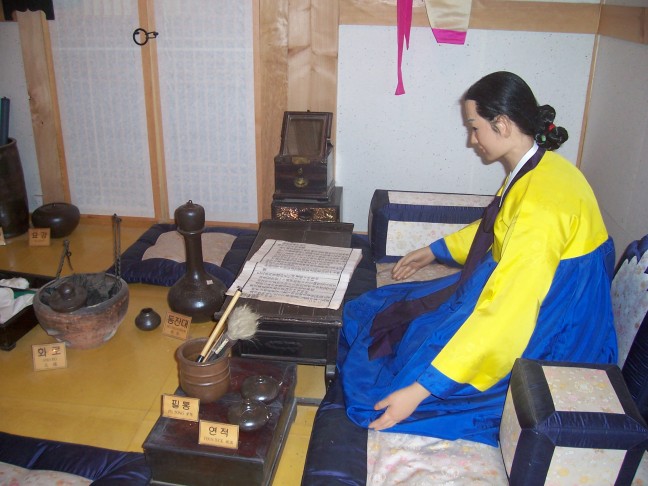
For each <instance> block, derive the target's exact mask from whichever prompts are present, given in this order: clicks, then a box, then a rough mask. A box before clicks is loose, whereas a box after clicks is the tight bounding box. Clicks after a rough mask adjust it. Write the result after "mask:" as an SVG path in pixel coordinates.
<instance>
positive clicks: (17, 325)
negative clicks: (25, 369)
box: [0, 270, 54, 351]
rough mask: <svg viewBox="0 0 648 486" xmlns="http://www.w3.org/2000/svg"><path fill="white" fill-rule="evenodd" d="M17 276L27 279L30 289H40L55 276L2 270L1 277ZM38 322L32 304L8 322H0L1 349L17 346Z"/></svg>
mask: <svg viewBox="0 0 648 486" xmlns="http://www.w3.org/2000/svg"><path fill="white" fill-rule="evenodd" d="M15 277H22V278H24V279H26V280H27V281H28V282H29V288H30V289H38V288H40V287H42V286H43V285H45V284H46V283H48V282H51V281H52V280H53V279H54V277H47V276H45V275H35V274H31V273H21V272H11V271H7V270H0V279H9V278H15ZM16 291H18V289H14V292H16ZM36 324H38V320H37V319H36V314H34V306H32V305H30V306H27V307H25V308H24V309H22V310H21V311H19V312H18V313H17V314H16V315H14V316H13V317H12V318H11V319H9V320H8V321H7V322H3V323H0V349H2V350H3V351H10V350H12V349H13V348H15V347H16V342H18V340H19V339H20V338H21V337H23V336H24V335H25V334H27V333H28V332H29V331H31V329H32V328H33V327H34V326H35V325H36Z"/></svg>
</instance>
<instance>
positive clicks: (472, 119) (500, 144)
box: [464, 100, 506, 162]
mask: <svg viewBox="0 0 648 486" xmlns="http://www.w3.org/2000/svg"><path fill="white" fill-rule="evenodd" d="M464 111H465V114H466V123H467V124H468V130H469V140H468V141H469V143H470V146H471V147H473V148H474V149H475V150H476V151H477V153H478V154H479V156H480V157H482V158H483V159H484V160H485V161H487V162H494V161H496V160H500V158H501V157H502V156H503V155H504V154H505V152H506V146H505V144H504V141H505V140H503V138H502V136H501V134H500V133H499V132H498V131H497V130H496V129H495V127H496V126H497V124H495V125H493V124H492V123H491V122H489V121H488V120H486V119H485V118H482V117H481V116H479V114H478V113H477V103H476V102H475V101H473V100H466V101H465V102H464Z"/></svg>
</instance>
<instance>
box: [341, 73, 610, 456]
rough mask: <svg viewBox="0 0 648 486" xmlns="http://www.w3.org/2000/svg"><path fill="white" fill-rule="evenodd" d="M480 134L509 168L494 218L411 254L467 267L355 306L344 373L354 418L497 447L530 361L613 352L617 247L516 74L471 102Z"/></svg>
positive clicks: (404, 269)
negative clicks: (518, 376) (507, 405)
mask: <svg viewBox="0 0 648 486" xmlns="http://www.w3.org/2000/svg"><path fill="white" fill-rule="evenodd" d="M463 108H464V113H465V117H466V123H467V125H468V128H469V130H470V143H471V145H472V146H473V147H474V148H475V149H476V150H477V151H478V153H479V154H480V156H481V157H482V158H483V159H484V160H485V161H487V162H495V161H499V162H500V163H502V164H503V166H504V167H505V169H506V171H507V172H508V177H507V179H506V181H505V183H504V185H503V186H502V188H501V189H500V190H499V191H498V195H497V197H496V198H495V200H494V202H493V203H492V204H491V205H490V206H489V208H488V209H487V210H486V212H485V213H484V216H483V217H482V220H480V221H476V222H475V223H473V224H471V225H468V226H467V227H466V228H463V229H462V230H460V231H458V232H456V233H454V234H452V235H449V236H447V237H445V238H443V239H441V240H438V241H435V242H433V243H432V244H431V245H430V246H429V247H425V248H421V249H418V250H415V251H413V252H412V253H410V254H408V255H406V256H405V257H403V258H402V259H401V260H400V261H399V262H398V263H397V264H396V266H395V267H394V270H393V277H394V278H395V279H396V280H401V279H404V278H407V277H409V276H410V275H412V274H413V273H414V272H416V271H417V270H419V269H420V268H422V267H423V266H425V265H428V264H429V263H431V262H432V261H434V260H435V259H436V260H439V261H440V262H444V263H451V264H455V265H457V264H458V265H462V266H463V269H462V272H461V273H460V274H458V275H453V276H450V277H445V278H443V279H439V280H434V281H429V282H415V283H398V284H395V285H391V286H387V287H382V288H379V289H377V290H375V291H372V292H369V293H367V294H365V295H363V296H361V297H360V298H358V299H356V300H354V301H351V302H350V303H349V304H348V305H347V306H346V307H345V311H344V324H343V329H342V333H341V340H340V353H339V360H338V370H339V374H340V379H341V380H342V386H343V390H344V397H345V402H346V406H347V414H348V416H349V418H350V419H351V420H352V421H354V422H356V423H357V424H359V425H361V426H364V427H369V428H373V429H375V430H389V431H395V432H411V433H416V434H420V435H428V436H434V437H440V438H445V439H457V438H466V439H471V440H476V441H480V442H485V443H490V444H493V445H494V444H496V440H497V430H498V427H499V419H500V417H501V414H502V407H503V404H504V399H505V394H506V389H507V385H508V376H509V373H510V371H511V368H512V366H513V363H514V361H515V359H516V358H518V357H521V356H522V357H525V358H530V359H545V360H554V361H580V362H614V361H616V352H617V351H616V337H615V333H614V328H613V321H612V308H611V300H610V279H611V274H612V269H613V264H614V246H613V244H612V241H611V239H610V238H609V237H608V234H607V231H606V229H605V225H604V223H603V219H602V217H601V214H600V211H599V209H598V205H597V202H596V199H595V196H594V193H593V191H592V189H591V188H590V186H589V185H588V183H587V181H586V180H585V178H584V177H583V175H582V174H581V173H580V171H579V170H578V169H577V168H576V167H575V166H574V165H573V164H571V163H569V162H568V161H566V160H565V159H564V158H562V157H561V156H559V155H557V154H555V153H553V152H551V150H553V149H555V148H558V147H559V146H560V145H561V143H562V142H564V141H565V140H566V139H567V132H566V131H565V130H564V129H563V128H561V127H556V126H555V125H554V123H553V122H554V117H555V111H554V110H553V108H551V107H549V106H547V105H545V106H542V107H540V106H538V104H537V102H536V99H535V97H534V95H533V93H532V91H531V89H530V88H529V86H528V85H527V84H526V83H525V82H524V81H523V80H522V79H521V78H520V77H518V76H517V75H515V74H512V73H508V72H497V73H492V74H490V75H488V76H485V77H484V78H482V79H481V80H479V81H478V82H477V83H475V84H474V85H473V86H471V87H470V88H469V89H468V91H467V92H466V94H465V96H464V98H463Z"/></svg>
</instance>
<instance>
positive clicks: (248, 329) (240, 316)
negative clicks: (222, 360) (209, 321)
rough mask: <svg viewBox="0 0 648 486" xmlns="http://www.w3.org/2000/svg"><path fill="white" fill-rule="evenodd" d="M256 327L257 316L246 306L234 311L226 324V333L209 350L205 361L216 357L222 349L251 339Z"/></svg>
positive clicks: (257, 322)
mask: <svg viewBox="0 0 648 486" xmlns="http://www.w3.org/2000/svg"><path fill="white" fill-rule="evenodd" d="M258 326H259V314H257V313H255V312H253V311H252V310H250V308H249V307H248V306H247V305H244V306H242V307H237V308H236V309H234V311H232V316H231V317H230V319H229V322H228V324H227V331H225V334H224V335H223V336H222V338H221V339H220V340H219V341H218V342H217V343H215V344H214V346H213V347H212V348H211V350H210V351H209V353H208V354H207V361H209V359H210V358H211V357H212V355H213V356H216V357H218V356H219V354H220V353H221V352H222V351H223V350H224V349H227V348H229V347H231V346H233V345H234V343H235V342H236V341H239V340H246V339H252V337H254V334H255V333H256V330H257V327H258Z"/></svg>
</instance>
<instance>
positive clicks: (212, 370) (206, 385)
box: [176, 338, 230, 403]
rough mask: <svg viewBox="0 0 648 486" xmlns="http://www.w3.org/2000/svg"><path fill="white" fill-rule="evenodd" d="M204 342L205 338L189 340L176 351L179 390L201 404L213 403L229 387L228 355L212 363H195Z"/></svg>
mask: <svg viewBox="0 0 648 486" xmlns="http://www.w3.org/2000/svg"><path fill="white" fill-rule="evenodd" d="M206 342H207V338H197V339H190V340H188V341H185V342H184V343H182V344H181V345H180V346H179V347H178V349H177V350H176V359H177V361H178V378H179V380H180V388H182V391H184V392H185V393H186V394H187V396H189V397H193V398H199V399H200V401H201V402H202V403H210V402H215V401H216V400H218V399H219V398H221V397H222V396H223V395H225V394H226V393H227V391H228V390H229V385H230V358H229V355H225V356H222V357H220V358H218V359H216V360H214V361H205V362H202V363H197V362H196V358H198V356H199V355H200V352H201V351H202V348H203V346H205V343H206Z"/></svg>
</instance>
